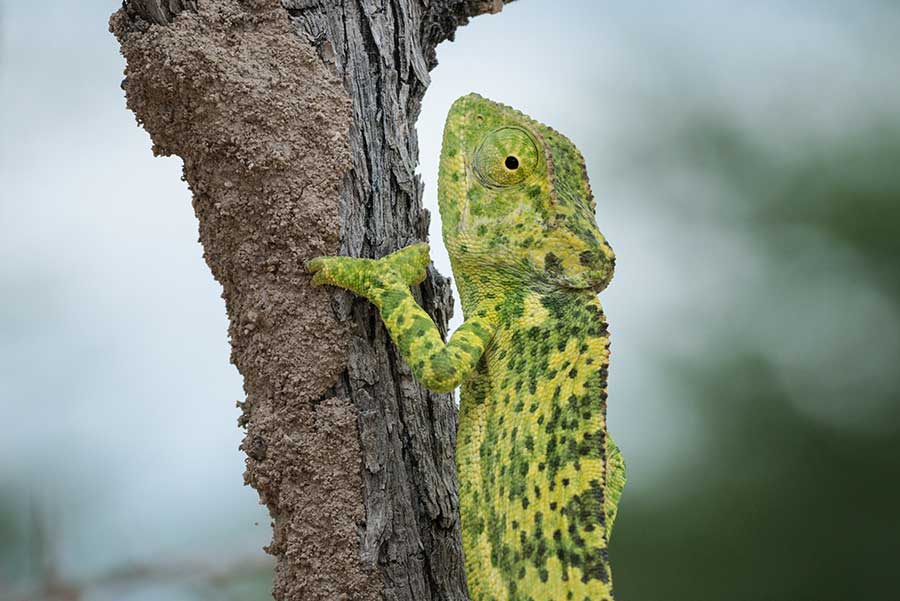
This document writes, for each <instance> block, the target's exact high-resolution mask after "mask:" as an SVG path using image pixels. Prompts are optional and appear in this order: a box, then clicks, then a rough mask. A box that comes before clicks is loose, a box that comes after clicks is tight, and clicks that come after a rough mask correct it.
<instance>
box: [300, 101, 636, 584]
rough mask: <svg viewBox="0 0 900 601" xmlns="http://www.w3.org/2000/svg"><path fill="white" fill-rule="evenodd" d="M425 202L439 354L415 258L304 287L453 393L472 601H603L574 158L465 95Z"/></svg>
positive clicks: (606, 481) (595, 254)
mask: <svg viewBox="0 0 900 601" xmlns="http://www.w3.org/2000/svg"><path fill="white" fill-rule="evenodd" d="M438 198H439V201H440V210H441V221H442V226H443V237H444V242H445V244H446V245H447V249H448V251H449V253H450V260H451V263H452V266H453V274H454V276H455V277H456V282H457V287H458V289H459V293H460V298H461V300H462V308H463V314H464V315H465V318H466V319H465V323H464V324H463V325H462V326H460V328H458V329H457V330H456V332H454V334H453V336H452V337H451V338H450V341H449V342H447V343H446V344H445V343H444V342H443V340H442V339H441V336H440V333H439V332H438V329H437V328H436V327H435V325H434V322H432V320H431V319H430V318H429V317H428V315H427V314H426V313H425V312H424V311H423V310H422V309H421V308H420V307H419V306H418V305H417V304H416V302H415V300H414V299H413V296H412V294H411V293H410V290H409V287H410V286H413V285H416V284H418V283H420V282H421V281H422V280H423V278H424V277H425V267H426V265H427V264H428V246H427V245H426V244H415V245H413V246H410V247H408V248H405V249H402V250H400V251H397V252H395V253H393V254H391V255H388V256H386V257H384V258H382V259H379V260H371V259H353V258H348V257H320V258H318V259H314V260H313V261H310V263H309V265H308V267H309V269H310V271H312V272H314V273H315V276H314V278H313V281H314V282H315V283H319V284H331V285H335V286H340V287H342V288H346V289H347V290H350V291H352V292H354V293H356V294H358V295H360V296H364V297H366V298H368V299H369V300H370V301H371V302H372V303H374V304H375V305H376V306H377V307H378V308H379V310H380V311H381V316H382V318H383V320H384V323H385V325H386V326H387V328H388V331H389V332H390V333H391V336H392V337H393V339H394V341H395V342H396V343H397V346H398V348H399V349H400V352H401V354H402V356H403V358H404V359H405V360H406V361H407V363H409V365H410V367H411V368H412V370H413V373H414V374H415V376H416V377H417V378H418V379H419V380H420V381H421V382H422V383H423V384H424V385H425V386H426V387H428V388H430V389H432V390H436V391H440V392H445V391H449V390H452V389H453V388H455V387H456V386H457V385H460V384H462V390H461V394H460V416H459V435H458V446H457V452H456V462H457V468H458V472H459V480H460V483H459V484H460V513H461V520H462V534H463V545H464V549H465V556H466V574H467V578H468V584H469V592H470V595H471V598H472V600H473V601H564V600H570V599H571V600H574V601H612V599H613V593H612V579H611V575H610V569H609V559H608V554H607V547H608V544H609V537H610V533H611V530H612V525H613V521H614V520H615V515H616V505H617V503H618V500H619V497H620V495H621V492H622V488H623V487H624V485H625V465H624V463H623V461H622V457H621V455H620V454H619V451H618V449H617V448H616V446H615V444H614V443H613V441H612V439H611V438H610V437H609V436H608V434H607V432H606V379H607V373H608V372H607V368H608V366H609V337H608V333H607V329H606V328H607V324H606V321H605V319H604V316H603V310H602V308H601V306H600V301H599V300H598V299H597V296H596V293H597V292H599V291H600V290H602V289H603V288H605V287H606V285H607V284H608V283H609V280H610V279H611V278H612V273H613V266H614V264H615V258H614V255H613V252H612V249H611V248H610V246H609V244H608V243H607V242H606V240H605V239H604V238H603V235H602V234H601V233H600V231H599V230H598V229H597V226H596V223H595V221H594V211H595V204H594V200H593V196H592V194H591V190H590V186H589V185H588V180H587V175H586V172H585V167H584V159H583V158H582V156H581V153H580V152H579V151H578V149H576V148H575V146H574V145H573V144H572V143H571V142H570V141H569V140H568V139H566V138H565V137H563V136H562V135H560V134H559V133H557V132H556V131H554V130H552V129H550V128H549V127H547V126H545V125H543V124H541V123H539V122H537V121H534V120H532V119H530V118H529V117H527V116H525V115H523V114H522V113H519V112H518V111H515V110H513V109H511V108H509V107H506V106H503V105H500V104H497V103H494V102H491V101H489V100H486V99H484V98H481V97H480V96H477V95H475V94H471V95H469V96H464V97H463V98H460V99H459V100H457V101H456V102H455V103H454V104H453V106H452V108H451V109H450V113H449V115H448V116H447V123H446V126H445V128H444V143H443V150H442V153H441V166H440V173H439V184H438Z"/></svg>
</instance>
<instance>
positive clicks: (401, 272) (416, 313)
mask: <svg viewBox="0 0 900 601" xmlns="http://www.w3.org/2000/svg"><path fill="white" fill-rule="evenodd" d="M428 250H429V249H428V245H427V244H425V243H419V244H413V245H412V246H408V247H406V248H403V249H401V250H398V251H397V252H394V253H391V254H390V255H387V256H386V257H383V258H381V259H377V260H375V259H356V258H352V257H318V258H316V259H313V260H311V261H309V262H308V263H307V264H306V266H307V269H308V270H309V271H310V272H312V273H313V274H315V275H314V276H313V283H314V284H329V285H332V286H338V287H340V288H344V289H346V290H349V291H351V292H353V293H354V294H356V295H358V296H362V297H365V298H367V299H368V300H369V301H370V302H371V303H372V304H374V305H375V306H376V307H378V309H379V311H380V312H381V318H382V320H383V321H384V324H385V326H386V327H387V329H388V332H389V333H390V335H391V338H393V340H394V342H395V343H396V345H397V348H399V349H400V354H401V356H402V357H403V359H404V360H405V361H406V362H407V363H408V364H409V366H410V368H411V369H412V371H413V374H414V375H415V376H416V378H417V379H418V380H419V381H420V382H421V383H422V384H423V385H424V386H425V387H426V388H429V389H431V390H434V391H436V392H449V391H451V390H453V389H454V388H456V386H458V385H459V384H460V382H462V381H463V380H464V379H465V378H466V377H467V376H468V375H469V374H470V373H471V371H472V370H473V369H474V368H475V365H476V364H477V363H478V361H479V359H481V355H482V354H483V353H484V349H485V348H486V347H487V344H488V342H489V341H490V339H491V337H492V336H493V334H494V331H495V330H496V320H495V319H494V318H492V317H491V314H489V313H486V312H485V313H480V314H478V315H476V316H473V317H470V318H469V319H467V320H466V321H465V323H464V324H463V325H461V326H460V327H459V328H457V329H456V331H455V332H454V333H453V335H452V336H451V337H450V340H449V342H447V343H444V341H443V339H442V338H441V334H440V331H439V330H438V329H437V326H435V325H434V321H432V319H431V317H430V316H429V315H428V314H427V313H426V312H425V311H424V310H423V309H422V308H421V307H420V306H419V305H418V303H416V300H415V298H414V297H413V295H412V293H410V290H409V289H410V286H415V285H417V284H420V283H422V281H423V280H424V279H425V269H426V267H427V266H428V261H429V258H428Z"/></svg>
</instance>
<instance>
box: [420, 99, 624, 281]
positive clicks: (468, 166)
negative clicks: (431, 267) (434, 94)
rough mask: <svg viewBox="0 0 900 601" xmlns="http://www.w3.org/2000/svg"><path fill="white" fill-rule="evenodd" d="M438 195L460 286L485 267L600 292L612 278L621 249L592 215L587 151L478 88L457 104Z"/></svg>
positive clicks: (448, 127)
mask: <svg viewBox="0 0 900 601" xmlns="http://www.w3.org/2000/svg"><path fill="white" fill-rule="evenodd" d="M438 200H439V204H440V211H441V222H442V226H443V236H444V243H445V244H446V245H447V249H448V251H449V253H450V258H451V261H452V262H453V272H454V274H455V275H456V277H457V280H458V283H459V284H461V285H464V283H465V280H466V279H468V278H469V277H470V276H471V274H473V273H485V271H486V268H488V270H489V271H490V272H491V273H493V274H495V275H496V277H500V278H507V279H513V280H525V281H527V282H528V283H535V284H539V285H540V284H545V285H550V286H558V287H564V288H589V289H593V290H596V291H600V290H602V289H603V288H605V287H606V285H607V284H608V283H609V281H610V279H611V278H612V274H613V266H614V265H615V256H614V254H613V251H612V248H611V247H610V246H609V244H608V243H607V242H606V239H605V238H604V237H603V235H602V234H601V233H600V230H599V229H598V228H597V224H596V222H595V219H594V211H595V208H596V204H595V202H594V199H593V196H592V194H591V189H590V185H589V184H588V178H587V172H586V170H585V165H584V159H583V157H582V156H581V153H580V152H579V151H578V149H577V148H575V145H574V144H572V142H571V141H569V140H568V139H567V138H566V137H564V136H562V135H561V134H559V133H558V132H556V131H554V130H553V129H551V128H549V127H547V126H545V125H543V124H541V123H539V122H537V121H534V120H533V119H531V118H529V117H527V116H525V115H523V114H522V113H520V112H518V111H516V110H514V109H512V108H510V107H507V106H504V105H502V104H498V103H496V102H492V101H490V100H487V99H485V98H482V97H481V96H478V95H477V94H469V95H468V96H463V97H462V98H460V99H458V100H457V101H456V102H455V103H454V104H453V106H452V107H451V108H450V112H449V114H448V116H447V122H446V125H445V126H444V140H443V149H442V152H441V164H440V176H439V184H438ZM461 293H462V290H461Z"/></svg>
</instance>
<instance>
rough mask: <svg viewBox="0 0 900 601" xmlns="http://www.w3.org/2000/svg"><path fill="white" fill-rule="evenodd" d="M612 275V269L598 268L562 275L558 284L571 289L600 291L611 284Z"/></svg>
mask: <svg viewBox="0 0 900 601" xmlns="http://www.w3.org/2000/svg"><path fill="white" fill-rule="evenodd" d="M612 277H613V270H612V269H598V270H591V271H584V272H582V273H579V274H577V275H565V276H562V277H560V278H559V279H558V280H557V284H558V285H560V286H562V287H563V288H568V289H570V290H593V291H594V292H598V293H599V292H602V291H603V290H604V289H605V288H606V287H607V286H609V283H610V281H612Z"/></svg>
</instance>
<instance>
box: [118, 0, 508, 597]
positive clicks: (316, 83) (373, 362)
mask: <svg viewBox="0 0 900 601" xmlns="http://www.w3.org/2000/svg"><path fill="white" fill-rule="evenodd" d="M503 1H504V0H490V1H485V0H430V1H429V0H342V1H336V0H335V1H327V0H281V2H280V3H279V2H278V0H126V2H125V3H124V4H123V7H122V9H121V10H119V11H118V12H117V13H115V14H114V15H113V17H112V19H111V22H110V26H111V30H112V31H113V33H115V35H116V36H117V37H118V39H119V41H120V43H121V45H122V52H123V54H124V55H125V57H126V60H127V68H126V79H125V81H124V82H123V87H124V88H125V90H126V93H127V98H128V106H129V108H131V109H132V110H133V111H134V112H135V114H136V115H137V118H138V121H139V122H140V123H141V124H142V125H143V126H144V127H145V128H146V129H147V131H148V132H149V133H150V135H151V137H152V140H153V142H154V152H155V153H157V154H162V155H172V154H174V155H178V156H180V157H181V158H182V159H183V160H184V178H185V180H186V181H187V182H188V184H189V186H190V188H191V190H192V192H193V195H194V198H193V204H194V209H195V212H196V214H197V217H198V220H199V224H200V241H201V243H202V244H203V248H204V256H205V258H206V261H207V263H208V264H209V266H210V269H211V270H212V273H213V275H214V276H215V278H216V279H217V280H218V281H219V282H220V283H221V284H222V288H223V297H224V299H225V301H226V307H227V311H228V316H229V319H230V328H229V334H230V337H231V343H232V361H233V362H234V364H235V365H236V366H237V368H238V370H239V371H240V372H241V374H242V375H243V377H244V389H245V392H246V395H247V398H246V400H245V401H244V402H242V403H240V405H241V407H242V409H243V415H242V417H241V419H240V423H241V425H243V426H245V427H246V436H245V438H244V441H243V443H242V449H243V450H244V451H245V452H246V454H247V470H246V472H245V480H246V482H247V483H249V484H250V485H252V486H253V487H254V488H255V489H256V490H257V491H258V492H259V495H260V499H261V501H262V502H263V503H265V504H266V505H267V507H268V509H269V511H270V514H271V515H272V519H273V531H274V532H273V541H272V544H271V545H270V546H269V547H268V548H267V550H268V551H269V552H270V553H272V554H273V555H274V556H275V557H276V560H277V561H276V574H275V583H274V596H275V598H276V599H279V600H282V599H284V600H287V599H290V600H300V599H302V600H306V599H309V600H318V599H323V600H324V599H328V600H347V601H349V600H357V599H359V600H370V599H371V600H375V599H389V600H392V601H393V600H397V601H426V600H439V599H440V600H454V601H461V600H464V599H466V598H467V596H466V587H465V577H464V573H463V564H462V548H461V544H460V538H459V523H458V506H457V500H458V496H457V491H456V474H455V468H454V463H453V455H454V447H455V433H456V408H455V406H454V403H453V401H452V398H451V396H450V395H440V394H432V393H429V392H428V391H425V390H424V389H422V388H421V387H420V386H419V385H418V384H417V383H416V382H415V381H414V380H413V378H412V376H411V374H410V371H409V368H408V367H407V366H406V365H405V364H404V363H403V361H402V360H401V359H400V358H399V356H398V355H397V353H396V351H395V349H394V347H393V346H392V344H391V342H390V339H389V338H388V336H387V333H386V332H385V330H384V328H383V326H382V324H381V322H380V319H379V318H378V316H377V313H376V312H375V311H373V309H372V308H371V307H370V306H369V305H368V304H367V303H365V302H364V301H359V300H357V299H354V298H352V297H350V296H349V295H347V294H345V293H343V292H337V291H331V290H323V289H314V288H311V287H310V283H309V278H308V277H307V275H306V274H305V273H304V270H303V263H304V261H305V260H306V259H308V258H311V257H313V256H317V255H322V254H338V253H339V254H347V255H353V256H367V257H379V256H382V255H384V254H387V253H389V252H391V251H393V250H396V249H398V248H401V247H403V246H406V245H408V244H410V243H412V242H415V241H419V240H424V239H425V238H426V235H427V228H428V219H429V216H428V214H427V211H425V210H424V209H423V208H422V205H421V191H422V190H421V189H422V186H421V183H420V181H419V179H418V178H417V177H416V175H415V173H414V169H415V165H416V161H417V157H418V147H417V140H416V134H415V129H414V123H415V120H416V117H417V115H418V112H419V107H420V103H421V100H422V97H423V95H424V93H425V89H426V87H427V85H428V82H429V75H428V72H429V70H430V69H431V68H433V67H434V66H435V64H436V59H435V47H436V46H437V44H438V43H440V42H441V41H443V40H445V39H452V37H453V33H454V31H455V29H456V28H457V27H459V26H461V25H463V24H465V23H466V22H467V20H468V19H469V18H470V17H472V16H475V15H478V14H481V13H484V12H496V11H498V10H500V8H501V7H502V4H503ZM505 1H509V0H505ZM418 296H419V299H420V301H421V302H422V304H423V306H424V307H425V308H426V310H428V311H429V313H430V314H431V315H432V316H433V317H434V318H435V321H436V322H437V323H438V324H439V325H440V326H441V327H442V328H443V329H444V330H446V323H447V319H448V317H449V316H450V313H451V311H452V306H451V305H452V300H451V295H450V288H449V282H448V280H446V279H444V278H443V277H441V276H440V275H439V274H437V273H436V272H435V271H434V270H433V269H432V270H430V272H429V277H428V279H427V280H426V282H425V283H424V284H423V285H422V286H421V287H420V288H419V290H418Z"/></svg>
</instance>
